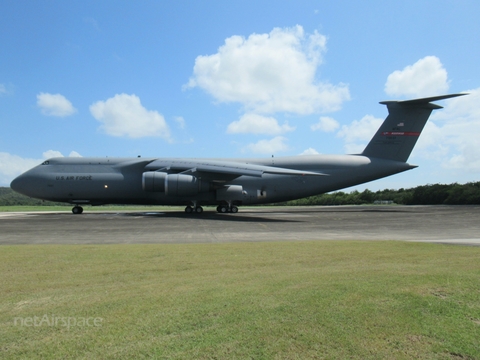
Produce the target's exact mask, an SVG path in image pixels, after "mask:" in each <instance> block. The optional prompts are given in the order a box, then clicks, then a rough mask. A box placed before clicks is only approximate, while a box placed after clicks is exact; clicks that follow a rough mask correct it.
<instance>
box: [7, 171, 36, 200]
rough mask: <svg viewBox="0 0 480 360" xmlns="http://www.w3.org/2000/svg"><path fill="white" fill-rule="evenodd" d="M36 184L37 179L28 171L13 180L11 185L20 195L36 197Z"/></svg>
mask: <svg viewBox="0 0 480 360" xmlns="http://www.w3.org/2000/svg"><path fill="white" fill-rule="evenodd" d="M36 182H37V181H36V179H35V178H34V177H33V176H32V175H31V174H29V171H27V172H26V173H23V174H22V175H19V176H17V177H16V178H15V179H13V181H12V182H11V183H10V188H12V190H13V191H16V192H18V193H20V194H23V195H26V196H30V197H35V194H33V192H34V191H33V190H34V189H35V188H36Z"/></svg>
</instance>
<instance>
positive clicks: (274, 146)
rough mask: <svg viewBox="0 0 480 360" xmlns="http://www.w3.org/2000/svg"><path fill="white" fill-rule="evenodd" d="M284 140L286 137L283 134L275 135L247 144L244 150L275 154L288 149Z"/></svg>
mask: <svg viewBox="0 0 480 360" xmlns="http://www.w3.org/2000/svg"><path fill="white" fill-rule="evenodd" d="M285 141H287V139H286V138H284V137H283V136H277V137H274V138H273V139H271V140H260V141H258V142H256V143H255V144H248V145H247V146H246V148H245V150H247V151H250V152H253V153H256V154H275V153H278V152H282V151H287V150H288V149H289V147H288V145H287V144H285Z"/></svg>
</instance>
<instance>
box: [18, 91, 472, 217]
mask: <svg viewBox="0 0 480 360" xmlns="http://www.w3.org/2000/svg"><path fill="white" fill-rule="evenodd" d="M461 95H466V94H450V95H443V96H435V97H429V98H422V99H414V100H405V101H383V102H381V103H380V104H384V105H386V106H387V108H388V112H389V115H388V116H387V118H386V119H385V120H384V122H383V124H382V125H381V126H380V128H379V129H378V131H377V132H376V133H375V135H374V136H373V138H372V140H371V141H370V142H369V143H368V145H367V147H366V148H365V150H363V152H362V153H361V154H355V155H299V156H289V157H273V156H272V157H271V158H268V159H263V160H262V159H200V158H188V159H180V158H141V157H138V158H63V157H61V158H59V157H57V158H52V159H49V160H46V161H44V162H43V163H42V164H41V165H38V166H36V167H34V168H33V169H31V170H28V171H27V172H25V173H23V174H22V175H20V176H18V177H17V178H16V179H14V180H13V181H12V183H11V188H12V189H13V190H15V191H16V192H19V193H21V194H24V195H27V196H30V197H33V198H38V199H43V200H50V201H58V202H67V203H70V204H73V205H74V207H73V209H72V212H73V213H74V214H81V213H82V212H83V208H82V206H83V205H85V204H90V205H104V204H148V205H154V204H155V205H186V207H185V212H187V213H201V212H203V208H202V205H203V206H205V205H217V211H218V212H220V213H228V212H230V213H236V212H238V206H239V205H250V204H265V203H273V202H280V201H287V200H293V199H299V198H303V197H307V196H311V195H317V194H322V193H326V192H330V191H334V190H339V189H342V188H346V187H350V186H354V185H358V184H362V183H365V182H368V181H372V180H376V179H380V178H383V177H386V176H390V175H393V174H397V173H400V172H402V171H406V170H410V169H413V168H415V167H416V166H415V165H410V164H408V163H407V160H408V157H409V156H410V153H411V152H412V149H413V147H414V146H415V143H416V142H417V140H418V137H419V136H420V133H421V131H422V129H423V127H424V126H425V124H426V122H427V120H428V118H429V116H430V114H431V112H432V110H435V109H441V108H442V107H441V106H439V105H436V104H432V103H431V102H432V101H437V100H444V99H449V98H452V97H456V96H461Z"/></svg>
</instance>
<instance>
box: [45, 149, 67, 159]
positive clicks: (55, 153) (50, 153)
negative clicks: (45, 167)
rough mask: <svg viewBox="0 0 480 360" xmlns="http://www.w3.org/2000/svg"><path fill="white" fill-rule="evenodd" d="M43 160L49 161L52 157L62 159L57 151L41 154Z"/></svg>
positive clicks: (61, 155)
mask: <svg viewBox="0 0 480 360" xmlns="http://www.w3.org/2000/svg"><path fill="white" fill-rule="evenodd" d="M42 156H43V158H44V159H51V158H54V157H64V156H63V154H62V153H61V152H60V151H57V150H48V151H45V152H44V153H43V154H42Z"/></svg>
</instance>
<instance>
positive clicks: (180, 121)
mask: <svg viewBox="0 0 480 360" xmlns="http://www.w3.org/2000/svg"><path fill="white" fill-rule="evenodd" d="M174 120H175V122H176V123H177V125H178V127H179V128H180V129H182V130H183V129H185V126H186V125H185V119H184V118H183V117H182V116H176V117H175V118H174Z"/></svg>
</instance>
